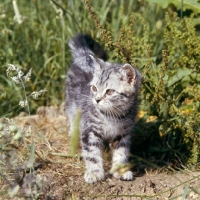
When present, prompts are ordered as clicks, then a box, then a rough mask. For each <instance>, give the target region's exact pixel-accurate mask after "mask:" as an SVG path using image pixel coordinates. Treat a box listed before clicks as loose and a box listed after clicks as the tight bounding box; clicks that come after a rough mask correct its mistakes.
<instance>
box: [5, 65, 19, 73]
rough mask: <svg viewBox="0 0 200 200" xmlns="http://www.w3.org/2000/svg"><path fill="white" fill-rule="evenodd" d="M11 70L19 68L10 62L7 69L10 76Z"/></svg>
mask: <svg viewBox="0 0 200 200" xmlns="http://www.w3.org/2000/svg"><path fill="white" fill-rule="evenodd" d="M11 71H17V68H16V67H15V65H12V64H8V69H7V70H6V74H7V76H9V74H10V72H11Z"/></svg>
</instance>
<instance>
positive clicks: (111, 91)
mask: <svg viewBox="0 0 200 200" xmlns="http://www.w3.org/2000/svg"><path fill="white" fill-rule="evenodd" d="M113 93H114V90H111V89H109V90H106V94H108V95H111V94H113Z"/></svg>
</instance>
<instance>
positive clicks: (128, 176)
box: [113, 171, 134, 181]
mask: <svg viewBox="0 0 200 200" xmlns="http://www.w3.org/2000/svg"><path fill="white" fill-rule="evenodd" d="M113 176H114V177H115V178H116V179H121V180H123V181H132V180H134V176H133V172H132V171H126V172H125V173H124V174H122V175H120V174H119V173H118V172H114V173H113Z"/></svg>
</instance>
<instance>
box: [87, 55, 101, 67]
mask: <svg viewBox="0 0 200 200" xmlns="http://www.w3.org/2000/svg"><path fill="white" fill-rule="evenodd" d="M89 57H90V58H91V60H92V61H93V63H94V69H95V71H100V69H101V66H100V65H99V63H98V62H97V60H96V58H95V57H94V56H93V55H92V54H90V55H89Z"/></svg>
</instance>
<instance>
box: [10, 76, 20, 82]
mask: <svg viewBox="0 0 200 200" xmlns="http://www.w3.org/2000/svg"><path fill="white" fill-rule="evenodd" d="M11 79H12V80H13V81H14V82H15V83H17V84H19V83H20V79H19V77H18V76H12V77H11Z"/></svg>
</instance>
